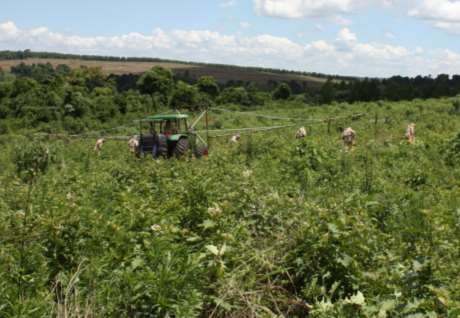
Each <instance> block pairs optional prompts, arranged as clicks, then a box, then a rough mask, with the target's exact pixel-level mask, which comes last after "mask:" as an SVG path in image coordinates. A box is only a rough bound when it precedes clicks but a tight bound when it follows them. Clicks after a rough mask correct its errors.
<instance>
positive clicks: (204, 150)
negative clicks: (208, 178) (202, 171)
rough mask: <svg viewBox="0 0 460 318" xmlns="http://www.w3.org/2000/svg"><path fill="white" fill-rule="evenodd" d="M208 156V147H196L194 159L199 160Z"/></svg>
mask: <svg viewBox="0 0 460 318" xmlns="http://www.w3.org/2000/svg"><path fill="white" fill-rule="evenodd" d="M207 155H208V146H205V145H197V146H196V147H195V158H201V157H203V156H207Z"/></svg>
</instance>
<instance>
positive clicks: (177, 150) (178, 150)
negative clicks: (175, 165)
mask: <svg viewBox="0 0 460 318" xmlns="http://www.w3.org/2000/svg"><path fill="white" fill-rule="evenodd" d="M187 150H188V139H187V138H180V139H179V140H178V141H177V143H176V147H174V156H175V157H176V158H177V159H179V158H181V157H182V156H183V155H185V153H186V152H187Z"/></svg>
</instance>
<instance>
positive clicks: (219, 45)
mask: <svg viewBox="0 0 460 318" xmlns="http://www.w3.org/2000/svg"><path fill="white" fill-rule="evenodd" d="M298 41H300V40H298ZM2 49H10V50H24V49H32V50H34V51H55V52H63V53H75V54H101V55H115V56H151V57H160V58H168V59H178V60H187V61H198V62H208V63H225V64H238V65H247V66H266V67H273V68H283V69H295V70H302V71H311V72H322V73H329V74H348V75H358V76H379V77H382V76H391V75H395V74H402V75H417V74H434V75H435V74H439V73H448V74H453V73H460V55H459V54H458V53H456V52H454V51H451V50H434V51H433V50H429V51H427V50H424V49H422V48H419V47H416V48H414V49H409V48H406V47H403V46H395V45H389V44H385V43H377V42H363V41H360V40H359V37H358V36H357V35H356V34H355V33H354V32H352V30H350V29H349V28H342V29H341V30H340V31H339V32H338V33H337V36H336V39H335V40H333V41H326V40H322V39H318V40H315V41H312V42H310V43H306V44H305V43H299V42H296V41H293V40H290V39H288V38H286V37H280V36H273V35H270V34H260V35H257V36H250V37H248V36H241V35H225V34H221V33H219V32H213V31H210V30H172V31H166V30H162V29H155V30H153V31H152V32H151V33H149V34H143V33H138V32H130V33H127V34H122V35H117V36H94V37H85V36H79V35H64V34H61V33H56V32H52V31H50V30H48V29H47V28H46V27H39V28H33V29H29V30H22V29H20V28H18V27H17V26H16V25H15V24H14V23H13V22H4V23H0V50H2Z"/></svg>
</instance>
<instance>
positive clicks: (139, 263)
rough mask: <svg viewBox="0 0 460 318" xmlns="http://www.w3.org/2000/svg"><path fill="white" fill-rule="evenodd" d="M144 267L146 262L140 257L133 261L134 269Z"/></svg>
mask: <svg viewBox="0 0 460 318" xmlns="http://www.w3.org/2000/svg"><path fill="white" fill-rule="evenodd" d="M142 265H144V260H143V259H142V258H140V257H136V258H135V259H133V261H132V262H131V267H132V268H133V270H134V269H136V268H138V267H140V266H142Z"/></svg>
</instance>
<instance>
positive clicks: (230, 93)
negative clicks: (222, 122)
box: [219, 87, 251, 106]
mask: <svg viewBox="0 0 460 318" xmlns="http://www.w3.org/2000/svg"><path fill="white" fill-rule="evenodd" d="M219 102H220V103H224V104H226V103H227V104H230V103H233V104H240V105H245V106H249V105H250V104H251V100H250V98H249V94H248V92H247V91H246V89H245V88H244V87H228V88H226V89H224V90H223V91H222V93H221V94H220V96H219Z"/></svg>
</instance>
